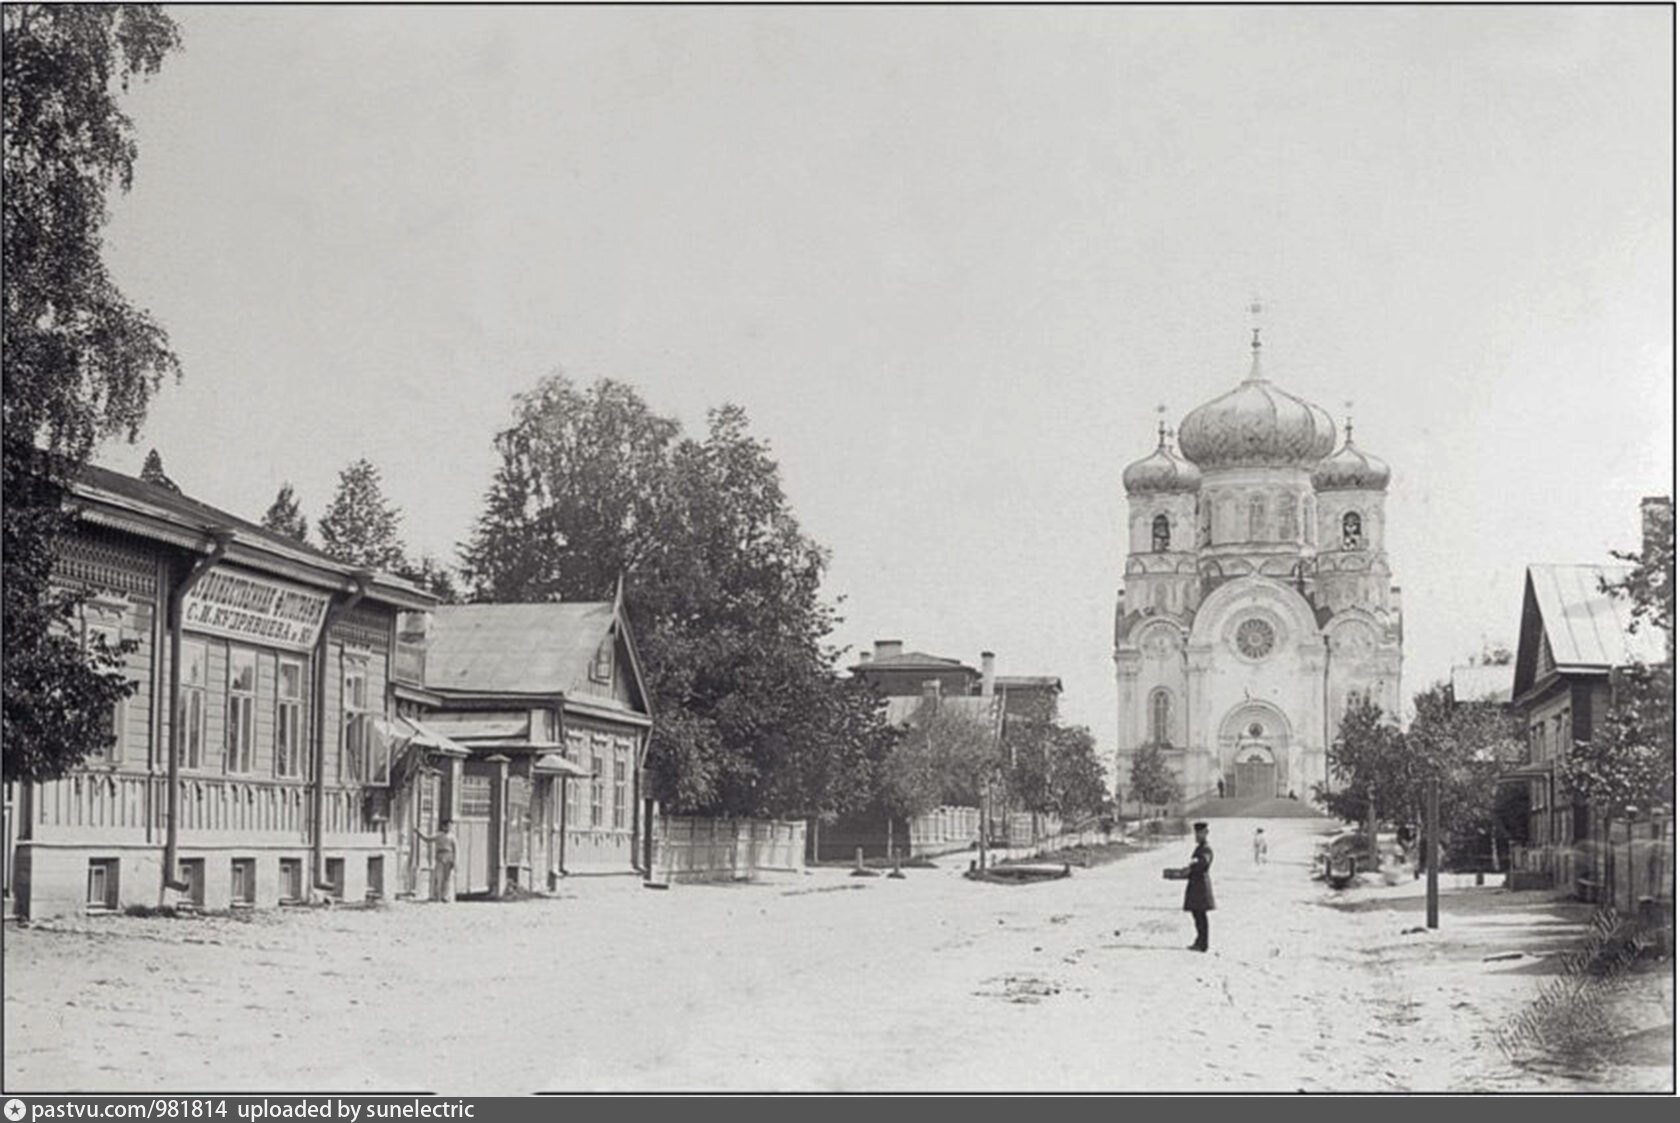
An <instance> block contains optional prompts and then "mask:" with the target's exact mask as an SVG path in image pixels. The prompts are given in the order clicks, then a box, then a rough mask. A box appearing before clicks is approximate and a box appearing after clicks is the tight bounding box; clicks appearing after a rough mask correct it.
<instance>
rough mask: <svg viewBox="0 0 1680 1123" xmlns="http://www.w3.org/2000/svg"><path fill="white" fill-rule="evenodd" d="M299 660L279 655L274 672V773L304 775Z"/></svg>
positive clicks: (305, 770)
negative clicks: (282, 657) (283, 657)
mask: <svg viewBox="0 0 1680 1123" xmlns="http://www.w3.org/2000/svg"><path fill="white" fill-rule="evenodd" d="M303 746H304V732H303V663H302V662H300V661H299V660H296V659H281V660H280V662H279V665H278V667H277V668H276V672H275V676H274V774H275V775H276V776H304V775H305V774H306V773H307V772H308V769H309V762H308V761H307V760H306V759H305V753H304V748H303Z"/></svg>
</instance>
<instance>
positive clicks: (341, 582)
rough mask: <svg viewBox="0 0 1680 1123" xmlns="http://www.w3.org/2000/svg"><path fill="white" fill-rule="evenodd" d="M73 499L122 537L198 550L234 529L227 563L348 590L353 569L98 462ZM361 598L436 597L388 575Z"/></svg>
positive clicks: (416, 601) (76, 485) (411, 600)
mask: <svg viewBox="0 0 1680 1123" xmlns="http://www.w3.org/2000/svg"><path fill="white" fill-rule="evenodd" d="M69 490H70V493H71V495H72V497H73V499H72V502H73V503H74V505H75V507H76V508H77V512H78V514H79V516H80V517H81V518H82V519H83V520H84V521H86V522H88V523H91V524H94V525H99V526H109V527H113V528H115V529H117V530H121V531H124V532H126V533H129V534H135V535H139V536H142V537H146V538H151V539H154V540H156V541H161V542H168V543H170V544H172V545H176V546H180V547H183V548H185V549H202V548H203V547H204V546H205V544H206V539H207V536H208V535H209V533H210V532H211V531H212V530H216V529H220V528H227V529H229V530H232V531H233V535H234V537H233V543H232V544H231V545H230V546H229V547H228V552H227V554H226V560H227V561H228V562H229V563H230V564H234V565H245V566H249V567H251V568H253V569H258V570H263V571H267V572H270V573H276V574H280V575H283V576H287V577H292V578H295V579H298V580H301V581H306V582H310V583H313V584H317V585H320V584H325V585H329V586H332V587H337V588H344V589H349V588H350V587H351V584H352V579H353V578H354V577H355V576H356V574H357V573H358V572H359V570H358V568H357V567H356V566H353V565H350V564H348V563H346V562H342V561H339V560H338V559H337V558H334V557H332V556H331V555H329V554H327V553H325V552H323V551H321V550H318V549H316V548H315V547H314V546H310V545H308V544H307V543H303V542H299V541H297V540H296V539H294V538H289V537H287V536H286V535H283V534H277V533H275V532H274V531H272V530H268V529H267V528H265V527H263V526H262V525H261V524H259V523H254V522H251V521H250V520H248V519H242V518H240V517H239V516H238V515H233V514H229V513H228V512H227V511H223V510H221V509H219V508H216V507H212V506H210V504H208V503H201V502H199V501H198V500H197V499H194V498H192V497H191V496H188V495H183V494H181V493H180V492H177V491H171V490H170V489H169V488H166V487H160V486H158V485H157V484H153V483H148V482H146V481H145V480H142V479H138V478H136V477H134V476H125V475H123V474H122V473H121V472H113V471H111V470H110V469H109V468H101V467H99V466H98V465H97V464H89V465H85V466H84V467H82V468H81V469H80V470H79V471H78V473H77V475H76V477H75V478H74V479H73V480H72V481H71V482H70V484H69ZM371 584H372V587H371V588H370V589H368V590H367V595H368V596H369V597H370V598H371V599H374V600H378V601H384V602H385V603H388V604H394V605H397V606H398V607H402V608H430V607H431V606H432V605H433V604H435V603H436V602H437V598H436V597H434V596H432V595H431V594H430V593H427V592H425V591H424V590H422V589H419V588H417V587H416V586H414V585H413V584H411V583H410V582H408V581H406V580H404V579H403V578H401V577H397V576H395V575H394V574H390V573H375V574H374V575H373V581H372V583H371Z"/></svg>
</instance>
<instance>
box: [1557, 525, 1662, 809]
mask: <svg viewBox="0 0 1680 1123" xmlns="http://www.w3.org/2000/svg"><path fill="white" fill-rule="evenodd" d="M1647 520H1648V521H1647V527H1646V531H1647V533H1646V536H1645V545H1644V549H1643V550H1642V551H1641V553H1639V554H1616V555H1615V556H1616V557H1617V558H1619V559H1621V560H1623V561H1628V562H1632V563H1634V565H1633V569H1632V570H1630V571H1629V572H1628V574H1627V576H1626V577H1624V578H1623V579H1622V580H1620V581H1616V582H1612V583H1610V584H1608V585H1607V586H1606V591H1607V592H1609V593H1610V594H1611V595H1612V596H1618V597H1625V598H1627V599H1628V600H1629V601H1631V602H1632V613H1631V615H1632V621H1631V623H1630V624H1629V625H1628V630H1629V632H1634V633H1637V632H1639V631H1640V630H1642V629H1655V630H1656V631H1658V632H1659V633H1661V634H1662V636H1663V641H1664V654H1665V656H1666V657H1665V658H1664V659H1663V661H1661V662H1658V663H1647V662H1641V661H1635V662H1634V663H1631V664H1630V665H1628V666H1626V667H1620V668H1616V669H1615V670H1613V671H1612V672H1611V705H1610V712H1609V713H1608V714H1607V715H1606V716H1605V720H1604V722H1603V723H1602V724H1601V725H1600V727H1599V729H1598V731H1597V735H1596V736H1595V737H1594V738H1593V739H1592V740H1590V741H1577V742H1576V743H1575V745H1574V747H1573V748H1572V749H1571V750H1570V753H1569V755H1568V757H1567V759H1565V760H1564V761H1562V762H1560V764H1559V775H1560V777H1561V778H1562V779H1563V781H1564V783H1565V785H1566V786H1567V787H1568V788H1569V790H1571V791H1572V792H1573V793H1575V794H1577V795H1579V796H1580V797H1581V798H1583V799H1586V800H1588V801H1590V802H1592V803H1594V804H1596V805H1598V806H1599V807H1601V808H1604V809H1607V810H1609V811H1611V812H1614V813H1620V812H1622V811H1623V810H1624V809H1626V808H1630V807H1631V808H1634V809H1636V810H1638V811H1641V812H1647V811H1650V810H1652V809H1653V808H1658V807H1672V806H1673V805H1674V734H1675V730H1674V508H1673V506H1672V505H1671V504H1666V503H1665V504H1662V505H1658V506H1656V507H1655V508H1654V509H1653V510H1651V511H1650V512H1649V513H1648V515H1647Z"/></svg>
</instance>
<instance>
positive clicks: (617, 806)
mask: <svg viewBox="0 0 1680 1123" xmlns="http://www.w3.org/2000/svg"><path fill="white" fill-rule="evenodd" d="M613 758H614V759H613V818H612V825H613V829H615V830H622V829H623V828H624V811H625V808H626V806H627V803H626V794H625V793H626V791H627V785H626V782H625V781H626V778H627V770H626V769H625V767H624V753H623V750H617V751H615V752H614V753H613Z"/></svg>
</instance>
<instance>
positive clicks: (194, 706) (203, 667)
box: [175, 640, 210, 768]
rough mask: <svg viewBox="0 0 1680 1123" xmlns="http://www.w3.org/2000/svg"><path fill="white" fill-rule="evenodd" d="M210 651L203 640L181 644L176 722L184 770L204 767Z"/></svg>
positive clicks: (184, 641) (183, 641) (181, 763)
mask: <svg viewBox="0 0 1680 1123" xmlns="http://www.w3.org/2000/svg"><path fill="white" fill-rule="evenodd" d="M209 665H210V652H209V648H208V647H207V646H206V645H205V643H204V641H203V640H182V641H181V697H180V703H179V705H178V707H177V709H176V713H175V720H176V721H178V722H179V723H180V729H181V732H180V737H179V740H178V741H177V742H176V744H177V745H178V746H179V750H178V751H179V752H180V756H181V761H180V765H181V767H182V768H203V767H204V742H205V727H204V720H205V710H204V688H205V686H206V684H207V682H208V680H209Z"/></svg>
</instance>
